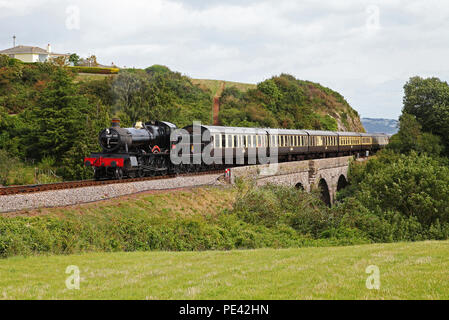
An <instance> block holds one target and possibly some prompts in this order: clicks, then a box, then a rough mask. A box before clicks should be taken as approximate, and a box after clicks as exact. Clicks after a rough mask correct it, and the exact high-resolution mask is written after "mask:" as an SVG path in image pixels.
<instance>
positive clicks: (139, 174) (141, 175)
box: [137, 169, 145, 178]
mask: <svg viewBox="0 0 449 320" xmlns="http://www.w3.org/2000/svg"><path fill="white" fill-rule="evenodd" d="M137 176H138V177H139V178H143V177H145V172H144V171H143V169H139V171H137Z"/></svg>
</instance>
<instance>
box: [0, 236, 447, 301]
mask: <svg viewBox="0 0 449 320" xmlns="http://www.w3.org/2000/svg"><path fill="white" fill-rule="evenodd" d="M448 245H449V243H448V242H447V241H441V242H438V241H431V242H415V243H396V244H374V245H362V246H349V247H328V248H301V249H284V250H275V249H259V250H242V251H224V252H223V251H221V252H220V251H219V252H210V251H206V252H149V253H148V252H127V253H125V252H123V253H89V254H82V255H69V256H40V257H28V258H22V257H15V258H12V259H6V260H3V261H2V263H1V264H0V287H1V288H3V299H136V300H145V299H150V300H157V299H187V300H189V299H219V300H220V299H231V300H235V299H251V300H252V299H275V300H276V299H362V300H365V299H447V297H448V294H449V285H448V281H447V278H448V276H449V272H448V270H449V260H448V259H447V258H446V257H447V249H448ZM69 265H76V266H78V267H79V268H80V276H81V281H80V290H67V288H66V286H65V285H64V284H65V280H66V279H67V277H68V275H67V274H66V273H65V272H64V271H65V270H66V268H67V266H69ZM370 265H375V266H377V267H378V268H379V271H380V288H379V290H369V289H367V287H366V282H367V279H368V277H369V276H370V274H368V273H366V268H367V267H368V266H370ZM30 275H32V276H30ZM404 275H406V276H404Z"/></svg>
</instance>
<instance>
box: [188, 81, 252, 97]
mask: <svg viewBox="0 0 449 320" xmlns="http://www.w3.org/2000/svg"><path fill="white" fill-rule="evenodd" d="M222 82H223V80H209V79H192V83H193V84H195V85H198V86H199V87H200V88H202V89H209V90H210V91H211V97H214V96H215V95H216V94H217V92H218V91H219V90H220V89H221V84H222ZM224 82H225V89H226V88H229V87H237V89H239V90H240V91H243V92H245V91H247V90H249V89H254V88H256V85H255V84H252V83H241V82H233V81H224Z"/></svg>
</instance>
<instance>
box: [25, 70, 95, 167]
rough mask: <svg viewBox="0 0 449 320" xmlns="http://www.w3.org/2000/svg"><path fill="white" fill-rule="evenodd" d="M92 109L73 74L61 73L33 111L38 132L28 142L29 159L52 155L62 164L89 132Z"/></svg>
mask: <svg viewBox="0 0 449 320" xmlns="http://www.w3.org/2000/svg"><path fill="white" fill-rule="evenodd" d="M89 109H90V108H89V101H88V99H87V97H85V96H82V95H79V94H78V87H77V85H76V84H75V83H74V82H73V79H72V77H71V76H70V75H69V73H68V72H67V71H65V70H64V69H58V70H57V71H56V73H55V74H54V75H53V76H52V78H51V81H50V83H49V85H48V87H46V88H45V89H44V90H43V92H42V94H41V97H40V99H39V101H38V102H37V105H36V106H35V107H34V108H33V109H32V111H31V114H30V116H31V119H32V121H33V125H34V128H35V130H34V131H32V132H31V133H30V137H29V140H28V139H27V140H28V141H27V142H28V143H27V145H28V146H29V149H28V156H29V157H30V158H34V159H37V160H40V159H42V158H43V157H44V156H47V155H51V156H54V157H55V158H56V159H59V161H60V159H62V157H63V155H64V154H65V153H66V152H67V151H69V150H70V149H71V148H72V147H73V144H74V143H76V141H77V140H78V139H79V136H80V133H83V131H84V130H85V127H86V123H88V121H89V117H88V115H89Z"/></svg>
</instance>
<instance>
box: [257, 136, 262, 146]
mask: <svg viewBox="0 0 449 320" xmlns="http://www.w3.org/2000/svg"><path fill="white" fill-rule="evenodd" d="M261 144H262V137H261V136H257V147H260V146H261Z"/></svg>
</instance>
